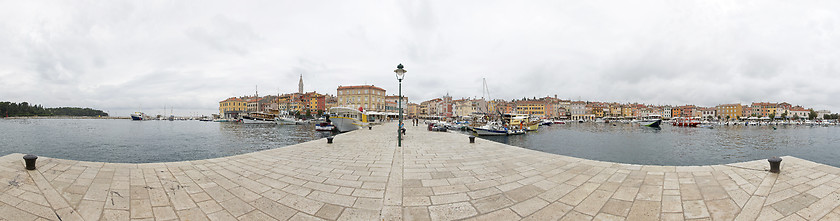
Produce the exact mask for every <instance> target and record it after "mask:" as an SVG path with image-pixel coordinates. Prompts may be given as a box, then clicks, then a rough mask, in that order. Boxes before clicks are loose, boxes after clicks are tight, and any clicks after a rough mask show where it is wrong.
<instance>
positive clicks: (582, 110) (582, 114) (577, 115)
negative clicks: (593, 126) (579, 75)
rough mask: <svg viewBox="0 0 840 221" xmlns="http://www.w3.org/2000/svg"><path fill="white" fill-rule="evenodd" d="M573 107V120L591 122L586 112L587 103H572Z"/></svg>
mask: <svg viewBox="0 0 840 221" xmlns="http://www.w3.org/2000/svg"><path fill="white" fill-rule="evenodd" d="M569 105H570V106H571V112H572V120H591V119H588V117H587V115H588V113H587V111H586V109H587V108H586V101H572V102H570V104H569Z"/></svg>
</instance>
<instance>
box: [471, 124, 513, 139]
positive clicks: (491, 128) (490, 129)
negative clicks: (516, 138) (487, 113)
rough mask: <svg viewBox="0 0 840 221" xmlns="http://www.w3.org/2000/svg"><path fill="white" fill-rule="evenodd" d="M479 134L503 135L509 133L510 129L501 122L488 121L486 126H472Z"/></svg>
mask: <svg viewBox="0 0 840 221" xmlns="http://www.w3.org/2000/svg"><path fill="white" fill-rule="evenodd" d="M471 129H472V131H473V132H475V133H476V134H478V135H479V136H503V135H508V130H507V128H505V127H504V126H502V124H501V123H499V122H495V121H494V122H488V123H487V124H485V125H484V126H480V127H473V128H471Z"/></svg>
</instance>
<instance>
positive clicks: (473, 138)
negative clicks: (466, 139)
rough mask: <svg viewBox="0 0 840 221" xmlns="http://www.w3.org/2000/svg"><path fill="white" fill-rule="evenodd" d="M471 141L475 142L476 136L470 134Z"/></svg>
mask: <svg viewBox="0 0 840 221" xmlns="http://www.w3.org/2000/svg"><path fill="white" fill-rule="evenodd" d="M470 143H475V136H473V135H470Z"/></svg>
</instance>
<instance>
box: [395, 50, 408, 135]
mask: <svg viewBox="0 0 840 221" xmlns="http://www.w3.org/2000/svg"><path fill="white" fill-rule="evenodd" d="M403 67H404V66H403V65H402V63H400V64H399V65H397V70H394V73H397V81H399V82H400V83H399V84H400V89H399V96H398V97H397V99H399V100H398V101H397V102H398V104H397V108H398V109H400V123H399V124H398V125H397V146H398V147H402V130H403V108H402V80H403V78H405V72H407V71H406V70H405V69H403Z"/></svg>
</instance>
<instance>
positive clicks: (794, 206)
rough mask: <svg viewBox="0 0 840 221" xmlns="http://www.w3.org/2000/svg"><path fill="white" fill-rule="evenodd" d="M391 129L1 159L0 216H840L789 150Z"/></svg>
mask: <svg viewBox="0 0 840 221" xmlns="http://www.w3.org/2000/svg"><path fill="white" fill-rule="evenodd" d="M395 128H396V124H395V123H390V124H386V125H384V126H376V127H374V128H373V130H367V129H363V130H358V131H354V132H350V133H345V134H341V135H338V136H336V138H335V143H334V144H327V143H326V140H325V139H320V140H315V141H311V142H307V143H302V144H298V145H293V146H288V147H282V148H277V149H271V150H265V151H261V152H256V153H249V154H242V155H237V156H231V157H224V158H218V159H207V160H198V161H183V162H171V163H150V164H121V163H101V162H80V161H73V160H62V159H52V158H47V157H40V158H39V159H38V164H37V166H38V169H37V170H34V171H27V170H24V163H23V160H22V156H23V154H11V155H7V156H3V157H0V185H2V189H0V220H59V217H60V219H61V220H65V221H66V220H455V219H468V220H519V219H525V220H733V219H734V220H840V207H838V206H840V176H838V175H840V169H838V168H836V167H831V166H827V165H823V164H818V163H814V162H810V161H806V160H802V159H798V158H794V157H783V159H784V161H783V162H782V172H781V173H780V174H774V173H769V172H767V171H766V170H767V169H769V165H768V163H767V161H766V160H758V161H751V162H744V163H735V164H729V165H714V166H646V165H630V164H620V163H611V162H601V161H593V160H586V159H579V158H573V157H567V156H562V155H555V154H549V153H543V152H538V151H532V150H528V149H523V148H518V147H513V146H508V145H504V144H499V143H495V142H491V141H486V140H482V139H476V143H475V144H470V143H469V142H468V139H467V136H465V135H461V134H455V133H442V132H429V131H426V130H425V127H422V126H420V127H408V128H409V130H408V133H407V135H406V136H405V140H404V142H403V146H402V148H398V147H397V142H396V139H395ZM558 145H562V144H558ZM627 148H633V147H627Z"/></svg>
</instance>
